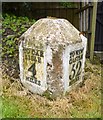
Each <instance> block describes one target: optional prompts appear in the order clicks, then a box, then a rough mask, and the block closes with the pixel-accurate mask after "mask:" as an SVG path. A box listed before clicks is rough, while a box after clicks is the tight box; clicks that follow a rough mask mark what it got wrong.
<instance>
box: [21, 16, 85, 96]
mask: <svg viewBox="0 0 103 120" xmlns="http://www.w3.org/2000/svg"><path fill="white" fill-rule="evenodd" d="M20 40H21V42H20V46H19V58H20V78H21V82H22V83H23V84H24V86H25V87H27V88H28V89H29V90H30V91H32V92H34V93H38V94H43V93H45V92H47V93H50V96H52V97H56V96H60V95H63V94H65V92H66V91H69V90H70V89H71V88H72V87H73V86H75V85H76V84H79V83H80V82H81V81H82V76H83V72H84V62H85V53H86V44H87V39H86V38H85V37H84V36H83V35H79V31H78V30H77V29H76V28H75V27H74V26H73V25H72V24H71V23H70V22H69V21H67V20H65V19H51V18H44V19H40V20H38V21H37V22H36V23H35V24H33V25H32V26H31V27H30V28H29V29H28V30H27V31H26V32H25V33H24V34H23V35H22V36H21V37H20Z"/></svg>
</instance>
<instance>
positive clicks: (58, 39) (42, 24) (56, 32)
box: [20, 18, 81, 45]
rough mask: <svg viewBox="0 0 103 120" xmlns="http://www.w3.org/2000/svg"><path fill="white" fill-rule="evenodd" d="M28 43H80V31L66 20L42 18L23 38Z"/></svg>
mask: <svg viewBox="0 0 103 120" xmlns="http://www.w3.org/2000/svg"><path fill="white" fill-rule="evenodd" d="M20 39H21V40H24V39H25V40H26V41H27V42H30V41H31V42H33V41H34V40H36V41H41V42H43V43H49V44H51V45H53V44H63V45H64V44H67V45H70V44H75V43H80V42H81V38H80V36H79V31H78V30H77V29H76V28H75V27H74V26H73V25H72V24H71V23H70V22H69V21H67V20H66V19H59V18H42V19H39V20H38V21H37V22H35V23H34V24H33V25H32V26H31V27H30V28H29V29H28V30H27V31H26V32H25V33H24V34H23V35H22V36H21V37H20Z"/></svg>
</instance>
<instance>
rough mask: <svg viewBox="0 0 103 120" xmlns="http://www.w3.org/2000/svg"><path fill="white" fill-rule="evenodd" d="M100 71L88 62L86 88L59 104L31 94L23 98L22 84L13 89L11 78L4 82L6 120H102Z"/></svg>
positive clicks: (24, 95) (4, 116)
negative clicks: (65, 119)
mask: <svg viewBox="0 0 103 120" xmlns="http://www.w3.org/2000/svg"><path fill="white" fill-rule="evenodd" d="M96 62H97V61H96ZM100 67H101V66H100V64H99V63H96V64H95V63H93V64H91V63H90V61H89V60H88V59H87V61H86V68H85V71H86V73H85V77H84V80H85V81H84V85H82V86H80V87H77V88H75V89H74V90H72V91H71V92H69V93H67V94H66V96H64V97H63V98H57V99H56V100H49V99H47V98H46V97H42V96H39V95H36V94H31V93H30V92H28V94H23V92H24V91H23V90H22V89H21V88H20V87H21V85H20V84H19V83H17V82H14V83H12V85H11V83H10V84H9V82H10V78H9V77H8V78H7V77H6V78H4V79H3V81H4V83H5V85H4V87H3V96H2V102H3V106H2V113H3V118H25V117H26V118H101V71H100ZM7 82H8V84H7ZM6 85H7V86H8V87H6Z"/></svg>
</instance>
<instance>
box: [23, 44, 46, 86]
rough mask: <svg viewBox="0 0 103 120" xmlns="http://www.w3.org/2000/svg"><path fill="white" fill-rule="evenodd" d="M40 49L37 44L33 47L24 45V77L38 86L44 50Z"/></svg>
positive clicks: (41, 76)
mask: <svg viewBox="0 0 103 120" xmlns="http://www.w3.org/2000/svg"><path fill="white" fill-rule="evenodd" d="M38 44H39V43H38ZM42 49H43V48H42ZM42 49H41V46H39V45H38V46H36V47H35V48H33V49H32V48H26V47H24V63H25V67H24V69H25V71H24V72H25V79H26V80H27V81H29V82H32V83H35V84H37V85H39V86H40V85H41V80H42V79H43V73H44V71H43V70H44V51H43V50H42Z"/></svg>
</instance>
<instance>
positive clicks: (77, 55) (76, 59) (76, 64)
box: [69, 48, 84, 85]
mask: <svg viewBox="0 0 103 120" xmlns="http://www.w3.org/2000/svg"><path fill="white" fill-rule="evenodd" d="M83 50H84V48H82V49H79V50H76V51H72V52H71V53H70V60H69V66H70V67H69V70H70V74H69V80H70V83H69V85H72V84H73V83H74V82H76V81H78V80H79V79H80V75H81V68H82V59H83Z"/></svg>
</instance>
